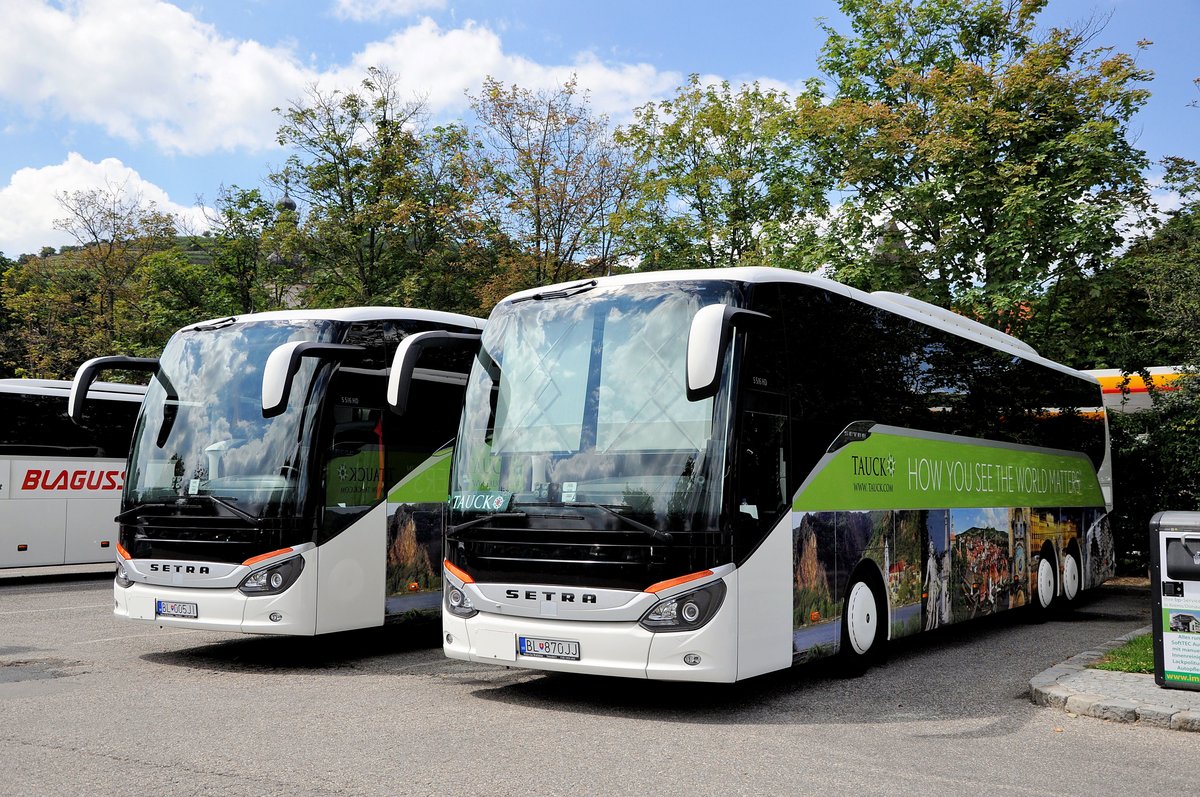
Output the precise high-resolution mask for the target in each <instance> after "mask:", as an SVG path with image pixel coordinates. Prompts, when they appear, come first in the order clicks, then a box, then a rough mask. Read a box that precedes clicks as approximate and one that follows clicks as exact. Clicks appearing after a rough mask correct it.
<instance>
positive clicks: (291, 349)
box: [262, 341, 367, 418]
mask: <svg viewBox="0 0 1200 797" xmlns="http://www.w3.org/2000/svg"><path fill="white" fill-rule="evenodd" d="M366 352H367V350H366V349H364V348H363V347H362V346H352V345H348V344H345V343H312V342H310V341H292V342H291V343H284V344H282V345H280V346H277V347H275V350H274V351H272V352H271V355H270V356H269V357H267V364H266V366H265V367H264V368H263V380H262V413H263V417H264V418H274V417H275V416H276V415H281V414H282V413H283V411H284V410H286V409H287V405H288V398H289V397H290V396H291V393H292V379H293V378H295V376H296V371H298V370H300V361H301V360H302V359H304V358H305V357H317V358H320V359H324V360H332V361H335V362H345V361H346V360H356V359H358V358H360V357H362V356H363V355H364V354H366Z"/></svg>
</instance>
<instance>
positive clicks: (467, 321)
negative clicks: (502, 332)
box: [181, 307, 484, 331]
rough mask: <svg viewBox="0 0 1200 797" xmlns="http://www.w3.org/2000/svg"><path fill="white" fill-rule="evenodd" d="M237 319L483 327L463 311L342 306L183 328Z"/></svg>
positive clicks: (251, 315) (249, 317)
mask: <svg viewBox="0 0 1200 797" xmlns="http://www.w3.org/2000/svg"><path fill="white" fill-rule="evenodd" d="M230 318H233V319H234V320H235V321H238V322H245V321H348V322H355V321H386V320H412V321H431V322H434V323H439V324H450V325H456V326H461V327H470V328H472V329H483V323H484V322H483V319H482V318H474V317H473V316H469V315H461V314H459V313H446V312H442V311H440V310H421V309H417V308H412V307H338V308H333V309H328V310H274V311H271V312H266V313H242V314H240V315H235V316H224V317H222V318H210V319H208V320H207V321H200V322H197V323H195V324H188V325H187V326H185V327H183V330H181V331H186V330H191V329H195V328H196V327H203V326H209V325H211V324H215V323H219V322H221V321H226V320H228V319H230Z"/></svg>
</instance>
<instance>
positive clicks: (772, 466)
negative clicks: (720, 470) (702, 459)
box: [731, 285, 790, 561]
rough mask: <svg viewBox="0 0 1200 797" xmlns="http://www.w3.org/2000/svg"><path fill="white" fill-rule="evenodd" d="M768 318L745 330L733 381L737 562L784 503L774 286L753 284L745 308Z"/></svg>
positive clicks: (783, 383)
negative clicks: (735, 381) (739, 365)
mask: <svg viewBox="0 0 1200 797" xmlns="http://www.w3.org/2000/svg"><path fill="white" fill-rule="evenodd" d="M750 309H752V310H755V311H757V312H761V313H765V314H766V315H768V316H770V319H769V320H767V321H764V322H761V323H760V324H756V325H754V326H752V327H750V328H749V329H747V331H746V333H745V335H744V346H745V349H744V352H745V353H744V355H743V358H742V361H743V365H742V369H741V373H740V375H739V378H738V381H739V385H738V397H737V413H738V421H737V435H736V437H735V439H736V440H737V448H736V450H735V451H734V452H733V454H734V463H735V467H736V468H737V476H736V479H735V480H734V484H735V485H736V487H735V491H734V494H733V495H732V496H731V498H732V503H733V506H732V507H731V511H732V513H733V520H734V535H735V536H734V558H735V560H737V561H742V560H743V559H744V558H745V557H746V556H749V555H750V554H751V553H752V552H753V551H754V549H755V548H756V547H757V546H758V544H759V543H760V542H761V541H762V539H763V538H764V537H765V536H766V535H767V534H768V533H769V532H770V531H771V529H772V528H774V526H775V524H776V523H777V522H778V520H779V518H780V516H781V515H782V514H783V513H784V512H787V511H788V509H789V506H790V500H789V498H790V497H789V495H788V475H789V474H788V443H787V441H788V399H787V358H786V357H785V355H784V351H783V350H782V346H781V345H780V344H781V343H782V341H783V329H784V327H783V320H782V315H781V310H780V307H779V298H778V290H777V288H776V287H775V286H774V285H760V286H755V289H754V294H753V296H752V300H751V308H750Z"/></svg>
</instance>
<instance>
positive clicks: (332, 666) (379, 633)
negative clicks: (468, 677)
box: [141, 615, 441, 672]
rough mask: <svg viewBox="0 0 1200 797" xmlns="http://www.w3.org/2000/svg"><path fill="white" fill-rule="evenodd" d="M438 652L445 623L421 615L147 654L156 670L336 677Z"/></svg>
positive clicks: (146, 659)
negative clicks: (392, 660)
mask: <svg viewBox="0 0 1200 797" xmlns="http://www.w3.org/2000/svg"><path fill="white" fill-rule="evenodd" d="M434 648H437V649H438V650H437V654H438V656H439V657H440V656H441V650H440V648H441V618H439V617H437V616H436V615H434V616H430V615H415V616H408V617H404V618H402V619H400V620H397V621H394V622H389V623H387V624H386V625H383V626H380V627H377V628H363V629H359V630H356V631H343V632H340V633H336V634H324V635H321V636H315V637H289V636H230V637H229V639H228V641H222V642H216V643H213V644H208V645H200V646H197V647H192V648H182V649H179V650H170V651H157V652H154V653H146V654H144V655H143V656H142V657H141V658H142V659H143V660H145V661H148V662H153V663H155V664H166V665H171V666H177V667H189V668H200V669H207V670H216V671H221V672H251V671H260V672H311V671H320V670H328V671H330V672H338V671H346V670H359V669H362V668H363V667H364V666H365V663H366V662H367V661H368V660H374V661H372V665H373V669H386V668H387V667H386V665H387V663H388V662H387V661H379V660H380V659H382V658H383V657H389V656H400V655H403V654H408V653H413V652H428V651H431V650H432V649H434Z"/></svg>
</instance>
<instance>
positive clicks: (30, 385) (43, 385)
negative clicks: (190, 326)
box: [0, 379, 146, 401]
mask: <svg viewBox="0 0 1200 797" xmlns="http://www.w3.org/2000/svg"><path fill="white" fill-rule="evenodd" d="M0 393H20V394H22V395H26V396H58V397H60V398H64V399H65V398H67V396H68V395H70V393H71V382H70V381H69V380H62V379H0ZM145 393H146V386H145V385H127V384H124V383H122V382H93V383H92V386H91V388H89V389H88V397H89V398H101V399H103V398H107V399H118V400H122V401H125V400H129V401H141V400H142V396H144V395H145Z"/></svg>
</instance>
